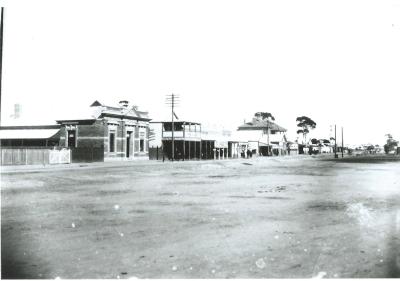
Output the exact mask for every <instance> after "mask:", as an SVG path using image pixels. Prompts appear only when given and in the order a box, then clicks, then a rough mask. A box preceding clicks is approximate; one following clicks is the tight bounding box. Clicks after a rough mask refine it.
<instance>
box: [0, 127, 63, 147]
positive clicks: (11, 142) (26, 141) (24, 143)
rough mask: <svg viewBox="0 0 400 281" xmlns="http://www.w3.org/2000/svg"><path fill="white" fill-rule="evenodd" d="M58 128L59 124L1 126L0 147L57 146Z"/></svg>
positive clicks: (58, 138)
mask: <svg viewBox="0 0 400 281" xmlns="http://www.w3.org/2000/svg"><path fill="white" fill-rule="evenodd" d="M60 128H61V126H60V125H34V126H2V127H0V141H1V147H2V148H4V147H53V146H59V143H60Z"/></svg>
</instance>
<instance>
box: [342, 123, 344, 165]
mask: <svg viewBox="0 0 400 281" xmlns="http://www.w3.org/2000/svg"><path fill="white" fill-rule="evenodd" d="M343 149H344V144H343V127H342V158H343Z"/></svg>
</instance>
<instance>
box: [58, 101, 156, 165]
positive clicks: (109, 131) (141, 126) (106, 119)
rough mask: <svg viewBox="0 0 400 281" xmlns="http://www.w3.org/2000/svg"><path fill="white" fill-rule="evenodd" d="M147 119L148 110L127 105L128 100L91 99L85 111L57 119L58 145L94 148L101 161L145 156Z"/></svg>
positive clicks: (146, 151)
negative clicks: (109, 103) (105, 101)
mask: <svg viewBox="0 0 400 281" xmlns="http://www.w3.org/2000/svg"><path fill="white" fill-rule="evenodd" d="M150 120H151V119H150V118H149V117H148V112H145V111H139V110H138V107H137V106H129V103H128V101H121V102H120V103H119V106H107V105H103V104H101V103H100V102H98V101H95V102H94V103H93V104H92V105H91V106H90V109H89V110H88V112H87V114H86V115H83V116H78V117H77V118H68V119H62V120H57V123H58V124H59V125H60V145H61V146H65V147H69V148H78V149H80V150H82V153H87V151H88V150H89V149H94V148H95V149H96V151H97V152H98V153H101V154H103V158H104V161H108V160H128V159H135V158H147V157H148V153H149V149H148V148H149V145H148V143H149V122H150ZM97 152H96V153H97Z"/></svg>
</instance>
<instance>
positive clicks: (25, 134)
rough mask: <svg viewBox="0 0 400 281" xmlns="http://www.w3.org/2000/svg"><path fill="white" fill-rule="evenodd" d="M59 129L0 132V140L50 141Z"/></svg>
mask: <svg viewBox="0 0 400 281" xmlns="http://www.w3.org/2000/svg"><path fill="white" fill-rule="evenodd" d="M59 131H60V129H11V130H7V129H6V130H3V129H2V130H0V139H3V140H4V139H50V138H52V137H53V136H55V135H56V134H57V133H58V132H59Z"/></svg>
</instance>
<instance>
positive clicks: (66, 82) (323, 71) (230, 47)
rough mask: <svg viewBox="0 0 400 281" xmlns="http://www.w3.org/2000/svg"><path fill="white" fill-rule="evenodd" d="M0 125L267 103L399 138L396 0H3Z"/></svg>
mask: <svg viewBox="0 0 400 281" xmlns="http://www.w3.org/2000/svg"><path fill="white" fill-rule="evenodd" d="M0 5H2V6H4V7H5V16H4V21H5V22H4V46H3V80H2V81H3V82H2V83H3V87H2V108H1V115H2V125H7V124H12V123H13V122H14V121H13V119H12V117H11V115H12V114H13V109H14V104H15V103H19V104H21V120H23V122H26V123H31V124H37V123H41V124H49V123H54V120H57V119H62V118H65V117H71V118H75V117H77V116H78V117H79V114H80V113H81V112H82V111H83V110H86V109H87V107H88V106H89V105H90V104H91V103H92V102H93V101H95V100H98V101H100V102H102V103H104V104H107V105H117V104H118V101H120V100H129V101H130V102H131V104H135V105H138V106H139V109H141V110H148V111H149V115H150V117H151V118H152V119H154V120H157V121H159V120H169V119H170V110H169V108H168V106H167V105H166V104H165V96H166V95H168V94H171V93H174V94H177V95H179V96H180V103H179V106H178V107H177V109H176V114H177V115H178V117H179V118H180V119H181V120H187V121H197V122H201V123H203V124H208V125H214V126H220V127H221V128H222V127H223V128H225V129H230V130H235V129H236V128H237V126H239V125H241V124H242V123H243V122H244V121H250V120H251V119H252V117H253V115H254V113H255V112H258V111H265V112H270V113H272V114H273V116H274V117H275V119H276V123H278V124H279V125H281V126H283V127H285V128H286V129H287V130H288V132H287V134H288V137H289V139H291V140H295V139H296V137H297V135H296V131H297V129H298V128H297V127H296V117H298V116H303V115H305V116H308V117H310V118H312V119H313V120H314V121H315V122H316V123H317V127H316V129H315V130H313V131H312V132H311V133H310V137H316V138H329V137H330V136H333V131H332V130H331V128H333V127H332V126H333V125H334V124H336V125H337V128H338V135H337V136H338V139H339V138H341V136H340V128H341V127H343V128H344V138H345V144H365V143H374V144H381V145H383V144H384V142H385V134H387V133H391V134H392V135H393V136H394V137H395V138H397V139H400V125H399V119H400V118H399V114H398V112H399V105H400V102H399V100H400V98H399V94H400V51H399V50H400V0H389V1H386V0H375V1H371V0H362V1H357V0H354V1H353V0H345V1H344V0H336V1H332V0H330V1H325V0H304V1H299V0H294V1H291V0H279V1H267V0H264V1H257V0H242V1H238V0H201V1H200V0H198V1H190V0H168V1H166V0H157V1H156V0H143V1H122V0H120V1H118V0H116V1H101V0H96V1H89V0H86V1H85V0H79V1H77V0H69V1H56V0H52V1H48V0H46V1H44V0H42V1H37V0H30V1H19V0H12V1H5V0H3V1H2V2H1V3H0Z"/></svg>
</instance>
